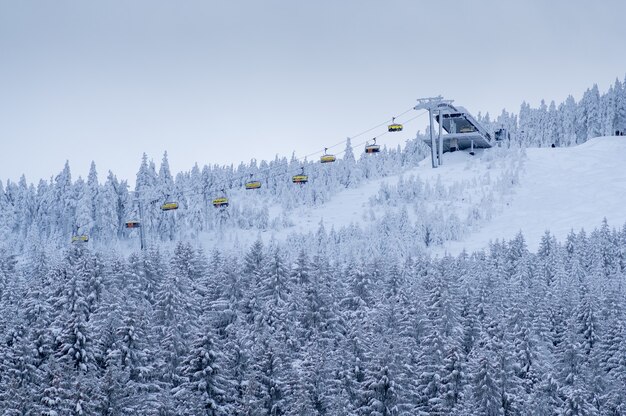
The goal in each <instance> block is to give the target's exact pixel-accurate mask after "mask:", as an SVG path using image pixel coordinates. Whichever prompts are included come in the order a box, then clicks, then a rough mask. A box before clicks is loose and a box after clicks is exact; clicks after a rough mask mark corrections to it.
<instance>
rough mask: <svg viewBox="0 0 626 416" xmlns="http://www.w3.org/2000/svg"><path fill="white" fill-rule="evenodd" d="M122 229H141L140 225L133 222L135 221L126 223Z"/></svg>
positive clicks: (137, 222)
mask: <svg viewBox="0 0 626 416" xmlns="http://www.w3.org/2000/svg"><path fill="white" fill-rule="evenodd" d="M124 227H126V228H140V227H141V223H140V222H139V221H135V220H131V221H126V222H125V223H124Z"/></svg>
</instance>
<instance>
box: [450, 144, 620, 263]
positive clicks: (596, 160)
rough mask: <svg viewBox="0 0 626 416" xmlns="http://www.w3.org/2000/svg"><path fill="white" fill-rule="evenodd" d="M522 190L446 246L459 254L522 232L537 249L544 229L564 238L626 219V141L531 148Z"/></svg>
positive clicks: (522, 175)
mask: <svg viewBox="0 0 626 416" xmlns="http://www.w3.org/2000/svg"><path fill="white" fill-rule="evenodd" d="M526 152H527V159H526V162H525V168H524V170H523V172H522V174H521V175H520V178H519V180H520V182H519V186H518V187H516V189H515V192H514V195H513V197H512V199H511V201H510V202H509V204H508V206H505V207H504V208H503V210H502V212H501V213H499V214H497V215H495V216H494V217H493V218H492V220H491V221H489V222H488V223H486V224H484V225H483V226H481V227H480V228H479V229H478V230H476V231H475V232H473V233H471V234H469V235H467V236H466V238H464V239H463V240H462V241H455V242H449V243H446V244H445V245H444V248H445V249H446V250H448V251H449V252H451V253H458V252H459V251H460V250H462V249H463V248H466V249H468V250H469V251H471V250H475V249H481V248H484V247H485V246H486V245H487V244H488V242H489V241H490V240H495V239H496V238H505V239H510V238H512V237H514V235H515V234H516V233H517V232H518V231H520V230H521V231H522V232H523V233H524V236H525V238H526V241H527V243H528V246H529V248H530V249H531V250H535V249H536V248H537V246H538V244H539V241H540V238H541V236H542V235H543V234H544V233H545V231H546V230H549V231H550V233H551V234H553V235H556V237H557V238H558V239H563V238H564V237H565V236H566V235H567V234H568V233H569V231H570V230H571V229H574V230H575V231H579V230H580V229H581V228H584V229H586V230H591V229H593V228H595V227H598V226H599V225H600V223H601V221H602V219H603V218H605V217H606V219H607V220H608V222H609V225H610V226H613V227H621V226H622V224H623V223H624V222H625V221H626V163H625V162H626V160H625V159H626V138H624V137H612V136H611V137H598V138H595V139H592V140H589V141H588V142H586V143H584V144H581V145H579V146H575V147H567V148H540V149H527V151H526Z"/></svg>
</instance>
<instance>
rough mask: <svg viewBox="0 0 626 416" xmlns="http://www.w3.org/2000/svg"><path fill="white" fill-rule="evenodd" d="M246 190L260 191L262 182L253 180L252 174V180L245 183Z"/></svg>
mask: <svg viewBox="0 0 626 416" xmlns="http://www.w3.org/2000/svg"><path fill="white" fill-rule="evenodd" d="M245 187H246V189H259V188H260V187H261V181H257V180H255V179H253V178H252V174H250V180H249V181H248V182H246V183H245Z"/></svg>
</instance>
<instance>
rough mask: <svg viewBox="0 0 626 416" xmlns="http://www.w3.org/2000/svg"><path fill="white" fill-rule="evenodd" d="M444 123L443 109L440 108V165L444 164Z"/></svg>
mask: <svg viewBox="0 0 626 416" xmlns="http://www.w3.org/2000/svg"><path fill="white" fill-rule="evenodd" d="M442 125H443V111H441V110H439V166H441V165H443V136H442V135H441V126H442Z"/></svg>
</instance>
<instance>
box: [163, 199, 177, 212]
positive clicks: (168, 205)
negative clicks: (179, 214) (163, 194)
mask: <svg viewBox="0 0 626 416" xmlns="http://www.w3.org/2000/svg"><path fill="white" fill-rule="evenodd" d="M173 209H178V202H173V201H169V202H165V203H164V204H163V205H161V211H171V210H173Z"/></svg>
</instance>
